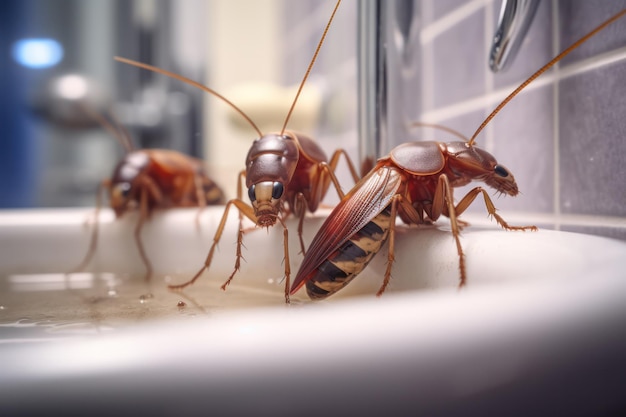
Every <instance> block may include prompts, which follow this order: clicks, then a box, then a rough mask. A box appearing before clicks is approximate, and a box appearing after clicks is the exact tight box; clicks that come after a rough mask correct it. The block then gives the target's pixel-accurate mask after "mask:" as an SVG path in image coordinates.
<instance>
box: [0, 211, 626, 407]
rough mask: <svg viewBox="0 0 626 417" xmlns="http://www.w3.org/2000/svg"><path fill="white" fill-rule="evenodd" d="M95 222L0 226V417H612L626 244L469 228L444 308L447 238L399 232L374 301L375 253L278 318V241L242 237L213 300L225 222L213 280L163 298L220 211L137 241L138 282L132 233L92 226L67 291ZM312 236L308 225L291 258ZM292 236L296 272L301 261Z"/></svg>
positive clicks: (163, 219)
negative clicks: (237, 261) (237, 258)
mask: <svg viewBox="0 0 626 417" xmlns="http://www.w3.org/2000/svg"><path fill="white" fill-rule="evenodd" d="M89 214H90V211H89V210H53V211H39V210H35V211H27V212H5V213H2V214H0V242H1V245H2V251H1V252H0V350H1V352H0V368H2V369H3V372H2V373H0V390H1V391H2V392H3V396H1V397H0V413H1V414H2V415H8V414H6V413H5V412H4V411H5V410H15V409H19V410H24V411H26V412H29V411H30V412H33V413H38V412H41V413H43V412H48V413H49V410H50V409H55V407H57V406H58V405H59V404H73V408H74V409H75V410H76V411H87V410H93V409H95V408H96V407H97V408H98V409H101V410H106V412H107V413H109V414H112V413H114V412H119V411H121V410H127V409H128V407H130V406H141V407H142V409H143V410H146V411H148V412H155V413H158V414H168V412H169V411H172V410H176V411H177V413H180V411H181V410H196V409H202V410H211V411H215V412H218V413H219V412H221V413H227V412H230V413H246V412H247V413H250V412H255V413H258V410H259V409H261V410H263V411H264V412H265V411H267V413H270V412H271V413H272V414H278V415H281V414H288V413H289V414H293V412H294V411H302V410H304V411H307V410H308V411H310V413H311V414H315V413H321V412H328V411H329V410H333V411H334V410H338V411H339V410H348V409H350V410H352V411H355V410H356V411H359V412H360V414H362V415H363V414H377V413H378V412H379V411H389V412H394V411H395V412H396V413H397V412H402V411H407V410H413V411H414V410H423V411H424V412H426V413H430V414H433V413H436V412H453V413H457V414H458V413H460V414H462V415H467V414H472V413H476V412H481V411H482V412H484V411H485V410H487V409H488V408H485V407H487V405H488V404H489V405H494V406H497V407H498V409H499V410H507V411H511V412H513V414H519V415H523V414H528V413H532V412H537V411H539V410H543V411H545V410H547V408H542V407H540V404H543V405H547V406H548V407H550V409H551V410H552V411H557V412H571V411H573V410H576V412H579V413H582V414H586V413H591V412H602V411H606V410H609V411H615V410H624V409H626V408H624V407H626V403H625V402H624V400H623V399H622V395H621V394H622V392H621V391H622V390H623V384H624V382H626V381H624V375H625V374H624V372H623V370H624V369H626V361H624V358H623V354H622V352H623V351H624V349H625V348H626V340H625V336H624V335H623V334H624V333H623V331H622V329H623V323H624V322H625V320H626V302H625V301H626V279H624V273H623V272H622V268H623V259H625V258H624V257H625V256H626V243H625V242H621V241H615V240H611V239H605V238H600V237H595V236H588V235H581V234H574V233H565V232H555V231H549V230H540V231H539V232H537V233H529V232H526V233H522V232H519V233H517V232H505V231H502V230H499V229H498V228H497V227H496V226H476V225H474V226H470V227H467V228H465V229H464V231H463V234H462V244H463V248H464V250H465V254H466V257H467V276H468V282H467V284H468V285H467V287H465V288H464V289H462V290H458V289H457V285H458V257H457V255H456V248H455V246H454V241H453V239H452V237H451V235H450V233H449V231H448V230H446V227H447V225H446V224H445V223H442V225H441V226H438V227H434V226H433V227H430V226H428V227H420V228H415V227H413V228H400V229H399V232H398V234H397V252H396V263H395V265H394V270H393V278H392V282H391V285H390V287H389V290H388V292H386V293H385V294H384V295H383V296H382V297H380V298H376V297H375V296H374V294H375V292H376V290H377V289H378V287H379V286H380V283H381V277H382V274H383V272H384V268H385V262H386V256H385V255H386V249H383V251H382V252H381V253H380V254H379V255H378V256H377V257H376V258H375V259H374V260H373V261H372V263H371V264H370V266H369V267H368V268H367V269H366V270H365V271H364V272H363V273H362V274H361V275H360V276H359V277H358V278H357V279H356V280H355V281H354V282H353V283H351V284H350V285H349V286H348V287H347V288H346V289H345V290H344V291H341V292H339V293H338V294H337V296H335V297H331V298H329V299H328V300H326V301H323V302H316V303H313V302H309V301H308V300H307V298H306V294H305V292H304V291H301V292H300V293H299V294H297V296H296V297H294V302H293V303H292V305H291V306H285V305H284V300H283V282H282V271H283V265H282V264H281V261H282V231H281V230H280V229H279V228H273V229H270V230H269V231H265V230H257V231H253V232H250V233H247V234H246V236H245V238H244V243H245V249H244V256H245V258H246V263H244V265H243V267H242V270H241V272H240V274H238V275H237V276H236V277H235V279H234V281H233V284H232V285H231V286H230V287H229V288H228V290H227V291H221V290H219V286H220V285H221V284H222V282H223V281H224V280H225V279H226V278H227V277H228V275H229V274H230V272H231V271H232V266H233V263H234V252H235V245H234V242H235V239H236V233H235V232H236V225H237V221H236V215H233V217H232V218H231V219H230V221H229V223H228V227H227V229H226V230H225V232H224V236H223V238H222V242H221V244H220V246H219V249H220V250H219V253H218V254H217V256H216V258H215V261H217V262H215V261H214V262H215V264H214V265H212V267H211V269H210V271H209V272H206V273H205V274H204V276H203V277H202V278H201V279H200V280H199V281H198V282H197V283H196V284H195V285H193V286H190V287H188V288H187V289H185V291H184V292H170V291H168V290H167V289H166V286H165V283H166V282H181V281H184V280H186V279H189V277H191V275H192V274H193V273H195V272H196V271H197V269H199V267H200V266H201V265H202V262H203V261H204V258H205V256H206V251H207V250H208V247H209V245H210V242H211V239H212V237H213V233H214V231H215V228H216V226H217V223H218V221H219V218H220V216H221V208H219V207H218V208H208V209H206V210H205V213H204V214H203V217H202V226H201V228H200V230H198V229H197V228H196V226H195V223H194V220H195V215H196V212H195V211H194V210H175V211H170V212H167V213H158V214H157V215H156V216H155V217H154V218H153V219H152V220H151V221H150V222H149V223H148V224H147V225H146V227H145V230H144V235H143V236H144V241H145V242H146V250H147V252H148V256H149V257H150V258H151V260H152V262H153V263H154V267H155V271H156V273H157V276H155V279H153V281H152V282H150V283H146V282H143V280H142V279H141V278H140V277H142V276H143V271H142V267H143V266H142V263H141V261H140V259H139V257H138V254H137V253H136V248H135V246H134V243H133V241H132V230H133V227H132V225H133V224H134V219H133V218H132V217H130V218H127V219H122V220H120V221H114V220H113V216H111V215H105V216H103V220H102V223H103V224H102V228H101V238H100V243H99V246H98V249H97V251H96V255H95V258H94V261H93V263H92V265H90V267H89V270H88V271H85V272H81V273H76V274H71V275H66V274H64V272H65V271H68V270H70V269H72V267H74V266H75V265H76V264H77V262H79V261H80V260H81V259H82V256H83V254H84V250H85V249H86V245H87V243H88V240H89V229H88V228H86V227H85V224H84V221H85V219H86V218H87V216H88V215H89ZM109 214H110V213H109ZM322 221H323V218H322V217H321V216H318V217H315V218H311V219H308V221H307V224H306V225H305V236H304V238H305V241H307V242H308V241H310V240H311V238H312V236H313V235H314V233H315V232H316V229H317V228H318V227H319V226H320V225H321V223H322ZM288 226H289V228H290V231H292V233H291V236H290V237H291V242H290V253H291V254H292V257H291V262H292V265H291V266H292V271H295V270H297V268H298V267H299V265H300V262H301V260H302V257H301V255H299V254H298V244H297V239H295V230H296V229H297V227H296V224H295V223H294V222H289V223H288ZM60 242H62V244H60ZM35 342H37V343H35ZM24 364H29V365H28V366H25V365H24ZM600 370H601V372H600ZM574 376H575V377H574ZM51 380H54V381H56V382H55V384H54V387H51V385H50V383H49V381H51ZM592 386H593V387H595V388H593V389H591V387H592ZM131 387H132V390H131V391H129V390H130V389H131ZM94 390H97V391H98V392H99V394H98V396H97V398H94V397H95V396H94V395H92V394H91V393H92V392H94ZM33 396H36V397H37V398H38V401H36V402H33V401H32V398H33ZM235 398H236V399H237V400H236V401H234V400H233V399H235ZM528 398H534V399H535V400H536V401H528V400H527V399H528ZM86 399H88V400H86ZM540 400H541V401H540ZM598 404H602V406H598ZM303 407H304V408H303ZM163 410H168V411H167V412H166V411H163ZM172 412H173V411H172ZM305 414H306V413H305Z"/></svg>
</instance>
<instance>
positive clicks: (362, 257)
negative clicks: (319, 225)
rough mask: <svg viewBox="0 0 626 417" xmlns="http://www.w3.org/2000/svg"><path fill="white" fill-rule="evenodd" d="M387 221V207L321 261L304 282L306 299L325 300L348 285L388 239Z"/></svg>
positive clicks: (389, 216)
mask: <svg viewBox="0 0 626 417" xmlns="http://www.w3.org/2000/svg"><path fill="white" fill-rule="evenodd" d="M390 221H391V206H387V207H386V208H385V209H384V210H383V211H382V212H381V213H380V214H378V215H377V216H376V217H374V218H373V219H372V220H370V221H369V222H368V223H367V224H366V225H365V227H363V228H362V229H361V230H359V231H358V232H356V233H355V234H354V235H352V236H351V237H350V238H349V239H348V240H347V241H346V242H345V243H343V244H342V245H341V246H340V247H339V249H337V250H336V251H335V252H333V253H332V254H331V255H330V256H329V257H328V258H327V259H326V260H325V261H324V262H322V264H321V265H320V266H319V267H318V268H317V270H316V271H315V274H314V275H313V276H311V278H310V279H309V280H308V281H307V283H306V291H307V294H308V295H309V297H310V298H311V299H313V300H316V299H322V298H326V297H328V296H329V295H332V294H334V293H336V292H337V291H339V290H340V289H342V288H343V287H345V286H346V285H348V283H350V281H352V279H353V278H354V277H356V276H357V275H358V274H359V273H360V272H361V271H362V270H363V269H364V268H365V267H366V266H367V264H368V263H369V262H370V261H371V260H372V258H373V257H374V255H376V253H377V252H378V251H379V250H380V248H381V246H382V245H383V244H384V243H385V241H386V240H387V237H388V236H389V225H390Z"/></svg>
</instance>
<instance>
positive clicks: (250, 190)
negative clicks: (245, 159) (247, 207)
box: [248, 184, 256, 202]
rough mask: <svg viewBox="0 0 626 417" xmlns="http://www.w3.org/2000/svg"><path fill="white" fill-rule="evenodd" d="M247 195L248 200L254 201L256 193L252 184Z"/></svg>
mask: <svg viewBox="0 0 626 417" xmlns="http://www.w3.org/2000/svg"><path fill="white" fill-rule="evenodd" d="M248 197H250V201H252V202H254V200H256V193H255V192H254V184H253V185H251V186H250V188H248Z"/></svg>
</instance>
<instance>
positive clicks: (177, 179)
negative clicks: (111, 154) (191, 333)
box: [73, 108, 226, 280]
mask: <svg viewBox="0 0 626 417" xmlns="http://www.w3.org/2000/svg"><path fill="white" fill-rule="evenodd" d="M83 110H85V111H86V112H88V113H89V114H90V115H91V116H92V117H93V118H94V119H96V120H97V121H98V122H99V123H100V124H101V125H102V126H103V127H104V128H105V129H106V130H107V131H108V132H109V133H111V135H113V136H114V137H115V138H116V139H117V140H118V141H119V142H120V143H121V145H122V146H123V147H124V149H125V151H126V154H125V155H124V157H123V158H122V160H121V161H120V162H119V163H118V164H117V166H116V167H115V169H114V170H113V175H111V178H108V179H105V180H104V181H102V183H101V184H100V187H99V189H98V193H97V197H96V209H95V213H94V218H95V220H96V221H95V224H94V228H93V232H92V236H91V242H90V244H89V248H88V250H87V254H86V255H85V258H84V259H83V261H82V262H81V263H80V265H79V266H78V267H77V268H75V269H74V270H73V272H77V271H81V270H83V269H85V267H86V266H87V264H88V263H89V261H90V260H91V258H92V256H93V254H94V253H95V249H96V244H97V240H98V221H97V219H98V214H99V212H100V208H101V206H102V194H103V193H104V192H106V193H107V194H108V197H109V204H110V206H111V209H113V211H114V212H115V217H116V218H120V217H122V216H123V215H124V214H125V213H126V212H129V211H134V210H139V219H138V220H137V225H136V226H135V231H134V235H135V243H136V245H137V248H138V250H139V254H140V256H141V259H142V261H143V263H144V265H145V267H146V274H145V278H146V280H149V279H150V277H151V276H152V264H151V263H150V260H149V259H148V256H147V255H146V251H145V249H144V246H143V243H142V241H141V229H142V227H143V224H144V223H145V221H146V220H148V219H149V218H150V216H151V214H152V212H153V211H154V210H155V209H169V208H182V207H199V208H200V209H202V207H204V206H207V205H216V204H224V202H225V200H226V199H225V198H224V193H223V192H222V189H221V188H220V187H219V186H218V185H217V184H216V183H215V182H214V181H213V180H212V179H211V178H209V176H208V175H207V174H206V172H205V170H204V167H203V163H202V161H200V160H199V159H196V158H193V157H190V156H187V155H185V154H182V153H180V152H177V151H173V150H168V149H134V147H133V145H132V143H131V140H130V136H129V134H128V132H127V131H126V130H125V129H123V128H122V127H121V126H119V124H117V127H116V126H114V125H113V123H110V122H109V121H108V120H107V119H106V118H104V117H103V116H101V115H99V114H96V113H95V112H93V111H91V110H90V109H87V108H84V109H83ZM198 214H200V213H198Z"/></svg>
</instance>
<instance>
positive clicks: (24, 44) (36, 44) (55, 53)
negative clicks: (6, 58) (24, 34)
mask: <svg viewBox="0 0 626 417" xmlns="http://www.w3.org/2000/svg"><path fill="white" fill-rule="evenodd" d="M13 58H14V59H15V60H16V61H17V62H18V63H19V64H20V65H23V66H25V67H27V68H48V67H52V66H54V65H56V64H58V63H59V62H60V61H61V60H62V59H63V46H61V44H60V43H59V42H57V41H55V40H54V39H46V38H32V39H20V40H19V41H16V42H15V43H14V44H13Z"/></svg>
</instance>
